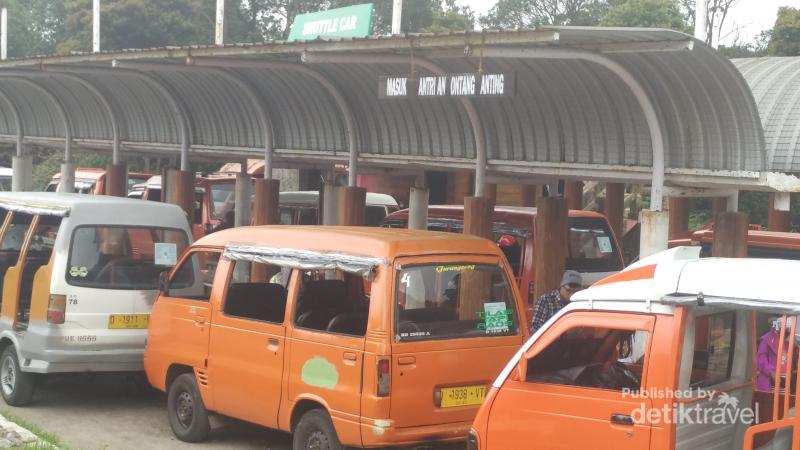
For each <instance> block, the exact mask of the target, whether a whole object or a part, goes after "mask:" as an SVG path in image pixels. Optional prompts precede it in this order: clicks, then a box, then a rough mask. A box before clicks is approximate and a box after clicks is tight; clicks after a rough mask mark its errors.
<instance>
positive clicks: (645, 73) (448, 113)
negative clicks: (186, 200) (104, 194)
mask: <svg viewBox="0 0 800 450" xmlns="http://www.w3.org/2000/svg"><path fill="white" fill-rule="evenodd" d="M481 46H483V47H484V48H486V49H489V48H516V49H519V48H524V49H526V51H528V50H531V51H533V50H535V49H538V48H551V49H562V48H563V49H579V50H581V51H588V52H593V53H594V54H598V55H602V56H603V57H605V58H608V59H609V60H611V61H613V62H614V63H616V64H619V65H621V66H622V67H623V68H624V69H625V70H627V72H629V73H630V74H631V75H632V76H633V78H634V79H635V80H636V81H637V82H638V83H639V84H640V85H641V86H642V88H643V89H644V91H645V92H646V94H647V96H648V97H649V99H650V101H651V102H652V103H653V106H654V107H655V110H656V114H657V116H658V122H659V125H660V127H661V130H662V133H663V135H664V136H663V140H664V147H665V155H664V160H665V164H666V168H667V181H668V182H669V181H671V182H672V183H674V184H695V185H703V184H709V185H713V184H714V183H715V181H714V178H713V175H720V177H719V179H720V180H722V181H720V183H728V184H732V182H731V180H733V179H736V178H742V177H744V178H749V179H751V180H755V181H753V183H759V182H761V181H763V177H761V178H759V177H760V172H762V171H764V170H766V169H767V164H766V157H765V153H764V144H763V136H762V133H763V132H762V129H761V122H760V120H759V116H758V113H757V109H756V106H755V103H754V101H753V97H752V95H751V94H750V91H749V89H748V87H747V85H746V83H745V82H744V80H743V78H742V77H741V75H740V74H739V73H738V71H736V69H735V68H734V67H733V65H731V63H730V62H728V61H727V60H726V59H724V58H722V57H721V56H719V55H718V54H717V53H716V52H715V51H714V50H713V49H711V48H710V47H707V46H706V45H705V44H702V43H700V42H698V41H695V40H694V39H693V38H691V37H690V36H687V35H685V34H682V33H678V32H674V31H669V30H654V29H616V28H612V29H604V28H570V27H559V28H543V29H539V30H533V31H506V32H486V33H483V34H473V33H468V34H465V33H451V34H442V35H402V36H394V37H381V38H374V37H373V38H365V39H337V40H327V41H326V40H318V41H312V42H295V43H265V44H254V45H237V46H225V47H187V48H170V49H154V50H145V51H125V52H108V53H100V54H85V55H75V56H68V57H47V58H37V59H28V60H16V61H7V62H3V63H0V76H2V75H3V74H9V75H13V74H14V73H15V70H18V69H25V70H27V71H30V70H45V71H47V72H48V73H52V76H51V77H45V78H37V80H36V81H37V82H39V83H41V84H43V85H46V86H47V87H48V88H49V89H51V90H52V91H53V92H55V93H56V95H57V96H58V97H59V99H61V101H62V102H63V103H64V105H65V107H66V108H67V109H68V110H69V114H70V117H71V119H72V121H73V122H74V124H73V127H74V131H73V133H74V136H75V138H76V144H78V145H80V144H83V145H88V146H92V147H94V148H102V147H105V146H108V147H110V143H109V140H110V139H111V125H110V122H109V120H108V117H107V115H108V114H107V111H106V110H105V109H104V108H103V105H102V104H101V103H100V102H99V101H98V100H97V99H96V98H95V96H93V95H92V94H91V93H90V92H89V91H88V90H87V89H86V88H85V87H83V86H81V85H80V84H79V83H77V82H74V81H71V80H67V79H61V78H59V75H58V73H57V71H59V70H67V71H70V72H71V73H74V74H77V75H78V76H80V77H82V78H84V79H85V80H87V81H89V82H91V83H92V84H94V85H95V86H96V87H97V88H98V89H100V90H101V92H102V93H103V94H104V95H106V97H107V98H108V99H109V103H111V104H112V105H113V108H114V109H115V110H116V111H119V113H118V115H119V119H120V122H121V123H120V130H121V132H120V135H121V139H122V141H123V149H126V148H127V149H130V150H141V149H154V150H162V151H164V150H170V151H176V149H177V148H178V147H179V145H180V136H181V133H180V131H179V130H180V126H179V121H178V120H177V118H176V117H175V113H174V111H173V109H172V108H171V107H170V104H169V102H167V100H166V99H165V98H164V96H163V95H162V93H161V92H159V91H158V90H157V89H156V88H155V87H154V86H153V85H152V83H148V82H146V81H144V80H141V79H138V78H136V77H133V76H131V74H129V73H127V69H135V70H140V71H143V72H147V73H148V74H151V75H153V76H155V77H157V78H158V79H159V80H161V82H163V84H164V85H166V86H167V87H168V89H169V90H170V91H171V92H173V93H174V95H175V97H176V98H177V100H178V101H179V103H180V104H181V107H182V108H183V109H184V110H185V112H186V115H187V116H188V117H187V121H188V123H189V127H190V131H191V132H190V137H191V142H190V145H191V147H192V150H191V151H193V152H201V153H203V154H204V155H206V156H215V157H219V158H227V159H228V160H230V159H233V158H240V157H247V156H250V157H259V156H260V155H262V154H263V151H264V147H265V145H266V143H265V142H264V136H265V134H264V130H263V129H262V125H261V123H260V122H259V120H258V114H257V110H256V108H255V107H254V104H253V100H254V99H252V98H250V96H248V95H247V93H245V92H243V91H242V89H240V87H238V86H237V85H236V83H234V82H232V81H231V80H230V79H228V78H227V77H226V76H223V75H221V74H219V73H212V72H204V71H203V70H202V69H201V70H197V69H198V68H197V67H190V69H193V70H188V69H187V70H183V69H181V68H180V66H183V65H184V63H185V62H186V60H187V58H190V57H191V58H204V57H206V58H210V57H213V58H218V59H217V60H216V62H215V64H216V65H218V66H219V67H223V68H225V66H226V63H225V61H226V58H235V59H237V60H249V61H257V62H262V63H263V62H269V61H276V60H279V61H282V62H287V61H288V62H294V63H297V64H303V63H301V62H300V61H301V58H300V57H301V56H302V55H303V54H304V52H307V54H315V55H326V56H328V57H330V58H332V59H333V60H332V61H329V62H324V63H314V64H305V66H306V67H310V68H311V69H313V70H315V71H317V72H319V73H320V74H322V75H323V76H325V77H326V78H327V79H328V80H330V81H331V82H332V83H333V85H334V86H336V87H337V88H338V89H339V90H340V91H341V93H342V94H343V95H344V97H345V98H346V100H347V102H348V104H349V107H350V109H351V110H352V111H353V115H354V117H355V122H356V124H357V130H356V133H357V135H356V137H357V142H358V143H359V145H360V155H361V159H360V161H361V164H362V166H364V165H366V166H369V165H375V166H391V167H399V168H404V167H408V166H409V165H415V166H416V167H415V168H422V167H427V168H431V169H447V168H450V169H462V168H469V167H472V166H473V165H474V159H475V156H476V148H475V139H474V134H473V130H472V127H471V125H470V121H469V119H468V117H467V114H466V113H465V111H464V108H463V106H462V105H461V103H460V101H459V100H457V99H452V98H450V99H442V98H440V99H406V100H398V99H394V100H381V99H378V96H377V90H378V79H379V77H380V76H382V75H400V76H402V75H405V74H408V73H409V72H410V71H411V67H412V65H413V64H414V63H413V62H412V59H413V58H422V57H424V58H426V59H428V60H430V61H432V62H434V63H435V64H436V65H438V66H440V67H442V68H443V69H444V70H445V71H447V72H451V73H460V72H474V71H476V70H477V68H478V66H479V65H480V66H482V67H483V69H484V71H502V72H513V73H514V74H515V75H516V87H517V88H516V95H514V96H511V97H506V98H491V99H490V98H482V99H474V100H473V102H474V104H475V105H476V107H477V109H478V112H479V116H480V122H481V124H482V128H483V129H484V131H485V136H486V147H487V155H488V159H489V165H488V172H489V174H490V175H494V176H498V177H502V176H514V177H520V176H530V177H542V176H552V177H554V176H559V177H565V178H569V177H580V178H584V179H626V180H645V181H646V180H648V179H649V176H650V171H651V167H652V165H653V148H652V146H651V136H650V132H649V130H648V124H647V122H646V121H645V118H644V113H643V110H642V108H641V105H640V103H639V102H638V101H637V99H636V97H635V96H634V95H633V94H632V92H631V89H630V87H629V86H628V85H626V84H625V83H624V82H623V80H622V79H621V78H620V76H619V75H618V74H616V73H614V72H612V71H611V70H609V69H607V68H605V67H603V66H600V65H598V64H595V63H593V62H589V61H581V60H575V59H527V58H519V57H514V58H511V57H484V58H481V57H480V53H481V52H480V48H481ZM412 48H413V51H411V49H412ZM465 48H468V49H470V50H471V51H472V53H471V56H470V57H466V56H464V50H465ZM353 54H358V55H375V56H376V57H378V56H381V55H392V56H393V57H397V56H398V55H399V56H401V57H403V58H407V59H408V63H404V64H398V63H397V61H396V60H393V61H391V62H390V63H381V62H380V61H378V60H376V62H374V63H369V64H366V63H346V62H341V63H340V62H336V61H335V59H336V58H337V57H338V56H342V57H343V58H345V57H346V56H347V55H353ZM113 60H118V61H122V62H124V63H126V64H128V65H127V66H125V67H126V70H120V71H119V73H114V72H113V71H109V70H108V69H107V68H108V67H109V63H110V62H111V61H113ZM137 64H140V65H141V67H137ZM159 64H161V66H159ZM167 64H168V65H169V67H167ZM98 66H102V67H105V68H106V69H105V70H104V71H94V70H93V67H98ZM162 69H163V70H162ZM226 70H227V72H228V73H230V74H232V75H233V76H235V77H238V78H239V79H240V80H244V82H246V83H248V84H249V85H250V86H252V87H253V89H254V90H255V92H256V93H257V95H258V98H257V99H255V100H256V102H258V103H260V104H261V105H263V108H264V110H265V111H267V113H268V116H269V118H270V120H271V122H272V131H273V135H274V148H275V149H276V153H275V155H276V156H275V158H276V163H279V164H282V165H289V166H291V165H293V164H294V163H296V162H303V163H306V164H309V163H310V164H317V165H320V166H322V165H329V164H331V163H332V162H346V161H347V155H346V153H347V148H348V147H347V133H346V130H345V123H344V120H343V118H342V116H341V112H340V109H339V108H337V105H336V103H335V101H334V99H333V98H332V96H331V95H330V93H329V92H327V91H326V90H325V89H324V88H323V86H322V85H321V84H320V83H319V82H317V81H315V80H314V79H312V78H311V77H309V76H308V75H307V74H303V73H299V72H294V71H291V70H286V68H285V67H284V68H275V69H272V68H265V67H241V66H237V67H235V68H234V67H229V68H227V69H226ZM416 70H417V71H418V72H419V73H420V74H424V73H426V71H425V70H423V69H421V68H419V67H417V68H416ZM19 76H21V77H24V76H25V75H24V74H20V75H19ZM0 90H2V91H3V92H5V93H6V94H8V95H9V97H10V98H11V99H12V101H14V102H15V104H16V105H17V106H18V108H19V109H20V110H21V111H22V116H23V117H24V122H25V134H26V140H28V141H32V142H38V141H42V142H48V143H51V144H52V140H51V139H52V138H63V136H64V133H63V124H61V123H60V121H59V117H58V115H57V114H55V113H54V112H53V108H52V105H50V104H49V103H48V101H47V99H46V98H44V97H43V96H42V95H40V94H37V93H36V92H34V90H32V89H30V88H26V87H25V86H19V85H18V83H17V82H15V81H14V80H13V79H10V78H0ZM6 109H7V108H6V105H5V104H4V103H3V102H0V139H2V140H6V141H13V140H14V139H15V133H16V130H15V127H14V125H13V120H12V118H10V117H7V112H8V111H7V110H6ZM190 154H191V152H190ZM798 164H800V161H798ZM709 176H710V177H711V178H709ZM759 180H761V181H759Z"/></svg>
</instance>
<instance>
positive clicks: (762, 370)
mask: <svg viewBox="0 0 800 450" xmlns="http://www.w3.org/2000/svg"><path fill="white" fill-rule="evenodd" d="M770 320H771V322H772V326H771V327H770V329H769V331H767V333H766V334H764V335H763V336H761V340H760V341H759V344H758V353H757V354H756V360H757V363H758V377H757V378H756V389H757V390H759V391H765V392H771V391H772V390H773V388H774V387H775V368H776V366H777V365H778V345H779V344H780V332H781V326H782V325H783V319H782V318H780V317H772V318H770ZM791 326H792V318H791V317H790V318H789V320H788V323H787V324H786V328H787V331H788V329H789V328H790V327H791ZM787 334H788V332H787ZM788 351H789V337H788V336H787V337H786V341H785V342H784V343H783V356H782V357H781V363H780V364H781V371H782V372H784V373H786V371H787V367H786V353H787V352H788Z"/></svg>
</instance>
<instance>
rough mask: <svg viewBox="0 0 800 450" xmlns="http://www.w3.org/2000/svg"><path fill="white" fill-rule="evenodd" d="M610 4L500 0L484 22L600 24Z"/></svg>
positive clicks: (518, 25) (579, 0)
mask: <svg viewBox="0 0 800 450" xmlns="http://www.w3.org/2000/svg"><path fill="white" fill-rule="evenodd" d="M608 5H609V2H608V1H606V0H498V2H497V4H496V5H495V6H494V7H493V8H492V9H491V10H490V11H489V13H488V14H487V15H486V16H484V17H482V18H481V23H482V24H483V25H484V26H485V27H489V28H532V27H536V26H539V25H597V24H599V22H600V18H601V17H603V15H604V14H605V12H606V10H607V9H608Z"/></svg>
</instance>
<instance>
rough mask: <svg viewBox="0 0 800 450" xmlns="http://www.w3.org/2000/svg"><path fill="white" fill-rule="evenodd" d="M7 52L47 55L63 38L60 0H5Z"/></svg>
mask: <svg viewBox="0 0 800 450" xmlns="http://www.w3.org/2000/svg"><path fill="white" fill-rule="evenodd" d="M3 6H4V7H6V8H8V28H9V33H8V55H9V56H10V57H17V58H22V57H26V56H34V55H49V54H52V53H53V52H54V51H55V48H56V43H57V42H58V41H59V40H62V39H64V34H65V31H66V30H65V28H64V1H63V0H6V1H4V2H3Z"/></svg>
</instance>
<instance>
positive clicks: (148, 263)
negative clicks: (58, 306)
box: [66, 225, 188, 289]
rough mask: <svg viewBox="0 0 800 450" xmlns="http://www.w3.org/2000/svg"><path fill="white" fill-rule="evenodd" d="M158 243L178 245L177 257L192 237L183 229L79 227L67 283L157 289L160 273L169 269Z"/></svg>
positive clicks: (94, 286) (116, 287) (109, 287)
mask: <svg viewBox="0 0 800 450" xmlns="http://www.w3.org/2000/svg"><path fill="white" fill-rule="evenodd" d="M157 243H158V244H160V243H164V244H174V245H175V255H180V254H181V253H183V251H184V250H185V249H186V247H187V245H188V237H187V236H186V233H185V232H184V231H183V230H177V229H167V228H148V227H125V226H99V225H85V226H80V227H77V228H75V231H74V233H73V235H72V243H71V245H70V254H69V264H68V265H67V274H66V280H67V283H69V284H71V285H73V286H83V287H90V288H100V289H157V288H158V275H159V273H161V271H163V270H166V269H168V268H169V266H167V265H160V263H161V261H156V258H155V244H157ZM174 263H175V262H174V261H172V264H174ZM167 264H169V262H167Z"/></svg>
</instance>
